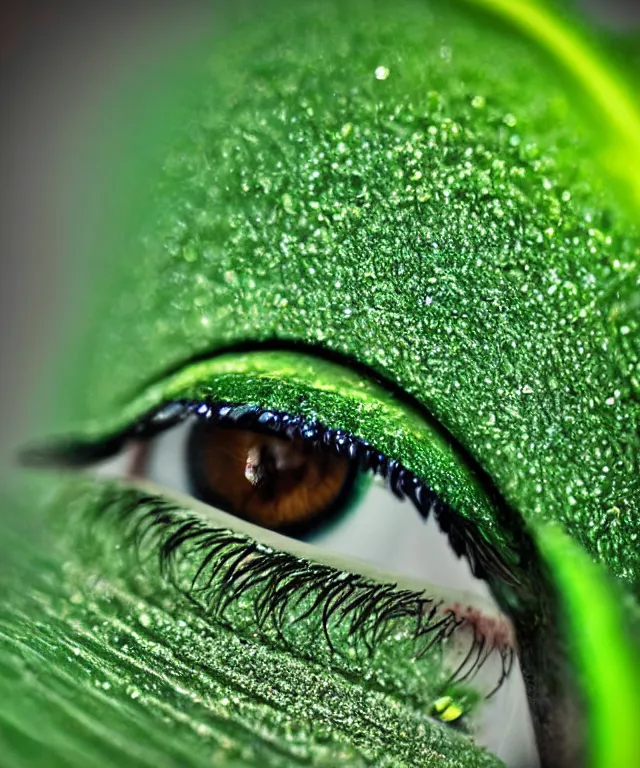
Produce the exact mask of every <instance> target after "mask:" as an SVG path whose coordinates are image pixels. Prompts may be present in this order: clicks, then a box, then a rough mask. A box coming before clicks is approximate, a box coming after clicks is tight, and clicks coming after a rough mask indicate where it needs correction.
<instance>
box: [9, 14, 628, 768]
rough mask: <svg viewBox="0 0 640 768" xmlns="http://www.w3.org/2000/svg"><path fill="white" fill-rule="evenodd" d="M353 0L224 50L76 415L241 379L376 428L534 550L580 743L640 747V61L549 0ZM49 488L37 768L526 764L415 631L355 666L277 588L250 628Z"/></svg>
mask: <svg viewBox="0 0 640 768" xmlns="http://www.w3.org/2000/svg"><path fill="white" fill-rule="evenodd" d="M434 5H435V4H434ZM510 7H513V6H510ZM322 8H323V10H322V12H319V10H318V7H316V6H315V5H305V7H304V8H303V9H297V10H296V13H295V14H293V13H291V12H290V10H288V11H287V13H283V12H282V9H281V7H280V6H278V5H274V6H273V7H271V8H269V9H267V10H266V11H264V14H265V15H264V20H262V21H260V22H258V21H256V20H253V21H251V20H250V21H243V22H241V24H240V26H239V28H235V27H233V28H232V30H231V31H230V32H229V31H225V32H224V33H221V34H220V35H219V37H218V39H217V40H216V41H214V44H213V45H211V49H212V50H213V54H211V55H210V57H209V59H208V65H207V69H206V72H204V73H201V75H200V77H199V78H197V83H198V88H196V89H194V90H196V91H198V93H196V94H195V96H194V99H195V106H194V104H193V102H191V101H190V103H189V105H188V107H186V109H187V110H188V115H189V119H188V120H186V119H185V118H184V114H183V113H180V119H179V120H178V123H179V125H181V126H182V127H181V128H180V127H179V128H178V129H177V130H176V131H175V132H173V133H171V135H170V145H171V148H170V150H168V151H167V149H166V137H164V139H165V140H163V141H160V140H158V147H159V148H162V152H166V155H165V157H166V158H167V159H166V162H164V163H163V164H162V166H161V170H156V171H155V172H153V173H151V174H150V175H148V176H146V177H145V183H144V184H140V183H138V184H136V186H135V190H128V192H123V193H122V195H121V196H120V197H119V203H120V205H121V208H122V211H121V213H122V215H121V217H120V218H119V219H118V220H117V222H116V223H117V226H114V225H113V222H112V226H111V227H110V228H109V229H108V230H106V232H105V237H104V238H103V239H102V240H100V243H96V248H97V249H98V250H99V249H100V248H102V249H103V251H100V250H99V253H100V256H101V259H100V261H101V263H102V264H103V265H104V266H103V269H104V274H103V275H102V278H101V280H100V281H98V282H99V288H98V289H96V292H95V294H92V295H91V297H90V298H87V300H86V301H85V304H86V307H87V310H86V313H87V319H86V322H84V323H82V324H81V325H82V328H83V335H82V338H81V339H80V340H79V341H78V343H77V345H76V346H75V347H73V348H71V349H70V350H67V351H66V354H67V358H66V364H65V366H64V368H65V371H66V375H65V373H64V372H61V374H60V378H61V385H60V386H59V388H58V390H57V391H58V394H57V397H56V407H55V409H52V410H53V412H52V413H51V414H50V415H49V416H48V422H49V428H48V429H47V430H45V431H46V432H47V433H48V434H50V436H51V437H52V438H53V437H56V436H63V437H69V436H71V437H73V438H74V439H79V440H83V441H87V440H89V441H92V440H96V439H100V438H103V437H106V436H108V435H110V434H113V433H114V432H117V431H118V430H119V429H122V428H124V427H126V426H128V425H130V424H131V423H133V422H135V421H136V420H137V419H139V418H140V417H141V416H143V415H144V414H145V413H147V412H149V410H151V409H153V408H154V407H156V406H158V405H160V404H161V403H163V402H166V401H168V400H172V399H175V398H177V397H188V398H193V399H198V398H200V397H203V396H208V397H211V398H217V399H229V400H233V401H236V402H248V403H255V404H258V405H260V406H263V407H267V408H278V409H281V410H286V411H288V412H290V413H296V414H297V413H300V414H301V415H303V416H305V417H307V418H311V417H316V418H318V419H319V420H321V421H322V422H323V423H325V424H327V425H329V426H331V427H333V428H342V429H346V430H349V431H351V432H352V433H354V434H357V435H359V436H361V437H363V438H364V439H366V440H368V441H369V442H371V443H372V444H373V445H376V447H379V448H380V449H381V450H384V451H385V452H387V453H388V454H389V455H391V456H394V457H396V458H398V459H399V460H401V461H402V462H403V463H404V464H405V465H406V466H407V467H408V468H410V469H412V470H413V471H415V472H416V474H418V475H419V476H422V477H425V478H428V479H429V481H430V482H431V483H432V487H434V488H435V489H436V490H438V492H439V493H440V494H441V495H442V496H443V497H445V498H446V500H447V501H450V502H451V503H452V504H453V505H455V506H456V508H458V509H459V511H460V513H461V514H463V515H464V516H465V517H466V518H467V519H469V520H473V521H474V522H475V523H476V524H477V525H478V526H479V528H480V530H481V531H482V533H483V535H484V536H485V537H486V539H487V540H488V541H489V542H490V544H491V545H492V546H493V547H495V548H496V549H497V550H498V551H500V552H501V553H503V556H504V557H505V559H506V560H507V561H508V562H512V563H513V564H514V567H516V568H520V570H521V572H522V573H523V574H524V575H525V578H524V581H525V586H524V587H523V589H522V590H520V591H515V592H513V591H509V590H507V589H504V588H499V587H498V586H497V585H496V590H497V591H498V595H499V598H500V600H501V601H502V604H503V607H505V609H506V610H508V611H509V612H510V613H511V615H512V616H513V619H514V623H515V624H516V628H517V630H518V631H519V632H520V636H521V647H522V655H523V662H524V664H525V668H528V669H531V670H534V669H535V670H537V671H538V673H539V674H538V675H537V677H536V678H535V679H532V680H530V681H529V694H530V696H531V698H532V709H533V710H534V714H535V716H536V720H537V727H538V733H539V734H540V738H541V744H542V747H541V748H542V751H543V758H544V759H545V760H546V763H547V764H548V765H554V764H563V765H568V764H570V760H572V759H573V754H574V752H575V750H576V749H577V751H578V753H579V757H580V759H584V761H585V762H586V764H587V765H593V766H598V767H599V766H606V765H625V764H626V765H633V764H636V763H638V762H639V760H640V745H639V741H638V736H637V733H636V730H637V729H636V728H635V725H634V724H635V723H637V722H638V717H639V716H640V701H639V699H638V693H637V691H638V690H640V671H639V668H638V667H639V663H638V646H637V640H636V638H637V618H636V617H637V615H638V610H637V599H638V595H639V593H640V550H639V548H638V541H640V538H639V534H640V524H639V522H638V516H637V508H638V504H639V502H640V483H639V481H638V477H640V475H639V474H638V458H639V456H640V437H639V434H638V429H637V425H638V423H639V416H640V413H639V411H640V407H639V405H638V403H639V402H640V401H639V400H638V388H639V385H638V379H639V376H640V372H639V368H638V366H639V363H638V358H639V350H640V344H639V342H640V334H639V332H638V322H637V320H636V316H637V286H638V279H639V267H638V252H639V250H638V249H639V247H640V246H639V244H640V239H639V237H638V229H637V225H636V224H635V223H634V222H635V220H637V208H638V206H639V205H640V197H639V196H638V192H637V190H638V186H637V184H638V182H637V177H636V176H634V175H632V172H631V170H630V169H633V168H634V167H637V164H636V165H634V162H635V161H634V158H636V157H637V156H638V155H640V149H638V147H637V146H636V143H635V142H636V137H637V135H640V134H638V133H637V132H635V133H634V131H633V130H629V125H630V123H631V125H632V127H633V121H634V120H638V124H640V118H638V115H637V111H636V108H635V105H634V104H633V101H632V100H631V98H630V97H629V96H628V93H629V92H630V85H628V84H627V83H625V80H624V77H623V75H621V74H619V73H617V72H616V71H614V70H613V68H612V67H611V66H610V65H608V64H607V63H606V61H605V60H604V59H603V58H601V57H600V56H599V54H597V53H596V48H595V47H594V48H591V47H590V45H589V42H588V39H586V38H583V37H581V36H580V34H579V33H578V32H574V31H573V29H572V28H571V27H569V26H567V24H568V22H566V21H563V20H562V19H556V17H555V16H553V14H551V13H550V12H548V11H545V10H544V8H542V9H541V8H540V7H538V6H533V5H529V4H523V6H522V8H523V9H525V10H523V11H522V12H521V14H520V15H519V16H518V15H514V12H513V10H512V11H509V12H507V11H505V10H504V8H503V7H502V5H501V4H500V3H489V2H486V3H482V2H475V3H464V2H459V3H452V4H444V3H443V4H438V7H437V9H435V8H425V7H424V5H423V4H422V3H420V2H417V0H416V2H409V1H408V0H407V2H401V3H394V4H393V7H390V6H389V5H388V4H382V3H374V4H373V5H371V4H363V3H360V2H357V0H349V2H347V3H344V2H343V3H340V4H336V5H335V6H334V5H333V4H326V3H325V4H323V6H322ZM531 8H534V10H535V9H537V12H538V13H541V14H542V21H541V19H540V17H539V16H536V15H535V13H534V14H533V16H532V15H531V13H527V12H525V11H526V9H529V11H530V10H531ZM500 14H502V15H500ZM504 14H507V15H504ZM498 22H499V23H498ZM399 41H402V45H399ZM567 41H569V42H567ZM576 41H577V43H576ZM569 43H571V44H569ZM576 45H577V46H578V47H577V48H576ZM594 73H595V74H594ZM608 89H609V90H608ZM189 95H190V96H191V95H192V94H191V91H189ZM603 104H606V105H607V108H606V109H604V108H602V107H603ZM392 118H393V119H392ZM140 125H141V126H143V127H141V128H140V130H143V129H144V130H147V129H149V125H148V124H147V125H146V127H144V124H143V123H141V124H140ZM185 126H186V129H185ZM622 158H624V160H625V162H624V163H623V162H622ZM127 159H128V158H127V156H126V154H125V156H124V157H123V159H122V160H121V162H122V164H123V167H127V162H126V161H127ZM158 168H160V166H158ZM134 191H135V197H131V195H133V193H134ZM142 192H144V194H143V193H142ZM127 194H129V197H127ZM125 210H126V211H127V212H128V213H127V215H126V216H125V215H124V213H123V211H125ZM132 232H134V233H135V236H133V235H132ZM114 233H115V234H114ZM98 239H99V238H96V240H98ZM276 342H277V343H276ZM238 345H242V351H241V353H239V352H238V351H237V347H238ZM265 346H266V347H269V348H270V350H265ZM277 346H280V347H283V346H284V347H286V351H285V352H284V353H283V352H282V351H280V352H275V351H273V350H274V348H275V347H277ZM230 349H236V352H235V353H230V352H229V350H230ZM354 371H355V373H354ZM362 379H364V381H365V384H364V385H360V383H359V382H360V380H362ZM400 392H401V393H402V396H399V394H398V393H400ZM24 482H25V486H26V487H24V488H21V489H20V491H19V494H17V495H16V496H17V498H16V499H14V500H12V501H11V504H12V505H13V507H12V508H13V509H15V510H16V511H15V514H13V515H11V516H8V517H7V519H6V520H5V521H3V525H4V526H5V535H4V536H3V542H4V543H3V547H4V550H5V557H4V562H5V563H6V564H7V566H6V568H5V571H6V576H5V588H4V592H5V594H6V595H7V599H6V600H4V601H3V605H2V608H1V610H0V619H1V623H0V643H2V648H3V652H2V654H1V657H0V681H1V683H0V684H1V685H2V686H3V689H4V690H5V691H6V694H5V695H4V696H3V698H2V701H1V702H0V723H1V724H2V727H1V728H0V745H2V748H3V750H4V754H5V755H8V758H7V761H6V763H7V765H12V766H13V765H16V766H19V765H33V764H42V765H76V764H77V765H81V764H82V765H107V764H114V763H116V764H120V765H122V764H131V765H134V764H135V765H146V764H155V765H178V764H185V762H188V763H189V764H192V765H200V764H202V765H205V764H211V763H213V764H215V765H224V766H227V765H228V766H235V765H261V766H262V765H274V766H277V765H296V764H300V765H307V764H312V765H336V764H348V765H354V766H355V765H370V764H375V765H380V766H385V765H390V766H391V765H393V766H397V765H420V766H422V765H427V766H430V765H434V766H435V765H438V766H440V765H442V766H447V765H462V766H472V765H474V766H475V765H493V764H496V762H497V761H494V760H493V758H492V757H491V756H489V755H486V754H484V753H482V752H481V751H480V750H477V749H475V748H474V747H473V746H472V745H471V744H469V742H468V741H467V740H466V739H465V738H464V737H462V736H461V735H460V734H459V733H457V732H455V731H453V730H445V729H443V728H441V727H440V726H436V727H432V726H431V725H430V724H429V722H428V720H427V719H426V717H425V712H427V711H428V707H429V702H430V701H433V700H435V699H437V698H438V697H439V696H440V695H441V694H442V691H441V690H439V689H438V686H437V684H433V682H432V683H431V684H430V683H429V680H432V681H433V675H434V674H435V673H434V669H435V665H436V664H437V659H435V658H431V657H427V658H426V659H424V661H423V662H422V666H420V665H419V666H418V668H417V669H418V671H417V672H416V668H415V667H414V666H412V664H411V663H409V660H410V659H411V652H410V649H408V647H407V644H406V643H405V642H404V641H398V642H397V643H395V644H394V643H393V642H390V643H386V645H385V646H384V647H382V648H381V649H379V651H378V652H377V653H376V654H375V655H374V657H373V659H372V660H367V659H364V657H362V656H361V655H359V654H361V651H362V649H361V648H359V647H355V648H354V649H353V654H354V655H355V658H356V659H358V661H357V662H354V661H353V660H352V661H351V662H349V661H348V658H349V657H348V655H347V657H346V658H342V657H340V656H339V655H338V656H336V655H335V654H332V653H331V650H330V649H329V648H325V647H324V646H322V643H319V644H318V647H315V640H316V636H314V635H313V634H312V630H311V628H307V629H305V627H304V626H300V625H296V626H297V627H298V628H297V629H294V630H292V635H291V636H289V637H288V638H287V639H288V644H287V646H286V647H284V646H283V645H282V643H281V642H280V641H279V640H278V637H277V635H276V633H274V632H273V631H272V630H269V628H261V630H260V631H256V628H255V627H252V625H251V618H250V617H251V615H252V614H251V612H250V606H248V605H239V606H236V607H235V608H234V612H233V613H232V615H231V617H230V618H227V619H225V621H218V620H216V618H215V616H211V615H208V614H207V613H206V611H204V610H202V609H201V607H200V608H198V607H197V606H195V607H194V605H193V604H192V603H191V602H190V601H189V600H188V599H187V598H185V597H184V596H182V595H181V594H180V592H179V590H176V589H175V586H174V585H172V584H171V583H169V582H167V580H166V579H165V578H163V574H162V573H161V572H160V571H159V570H158V568H157V564H156V563H155V560H154V558H153V556H152V555H149V554H148V553H147V556H146V557H143V558H142V561H141V562H140V563H136V562H135V561H133V560H132V559H131V558H130V556H129V555H128V554H127V552H126V551H125V550H127V549H128V545H127V543H126V542H124V543H123V535H122V531H121V530H120V529H118V528H117V527H116V526H115V525H110V524H109V520H108V519H104V520H101V514H100V511H101V509H102V506H101V505H103V504H104V498H103V496H102V494H101V492H100V489H99V488H97V487H96V486H97V484H96V483H95V482H89V483H86V482H84V481H83V482H82V483H80V484H78V482H77V481H76V480H75V479H63V480H60V479H59V478H58V477H57V476H52V477H45V478H42V477H39V476H36V475H32V476H30V477H29V478H28V479H27V480H26V481H24ZM181 503H183V504H184V505H185V506H187V507H188V506H189V505H190V504H191V503H190V502H189V500H184V499H183V500H181ZM197 511H198V510H196V512H197ZM200 512H201V511H200ZM45 515H47V516H48V517H47V518H46V519H47V520H50V521H51V522H50V523H48V522H47V523H46V524H43V522H42V521H43V520H44V519H45ZM102 517H104V518H108V516H105V515H102ZM523 530H524V531H525V534H526V541H527V542H528V543H529V544H530V551H529V554H528V556H527V557H525V556H524V555H523V552H522V551H521V548H522V540H523V539H522V536H523V533H522V532H523ZM186 559H187V560H188V557H187V558H186ZM187 565H189V563H187ZM587 586H589V588H588V589H587ZM310 626H311V625H310ZM401 629H402V628H401ZM405 629H406V628H405ZM403 631H404V630H403ZM523 638H526V642H525V641H524V639H523ZM340 643H342V644H343V650H344V648H345V647H346V646H345V645H344V644H346V643H347V640H346V639H345V638H344V637H343V638H342V639H341V640H340ZM320 646H322V647H320ZM367 670H368V671H367ZM416 679H418V680H419V681H421V682H424V685H416V684H415V680H416ZM411 681H414V682H413V683H412V682H411ZM441 682H442V681H439V683H441ZM431 686H433V687H431ZM583 733H587V734H589V737H588V738H587V739H586V743H585V742H583V741H582V737H581V735H582V734H583ZM576 737H577V740H578V742H580V743H579V744H578V745H576V744H575V743H574V742H575V739H576ZM545 750H546V751H545Z"/></svg>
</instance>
